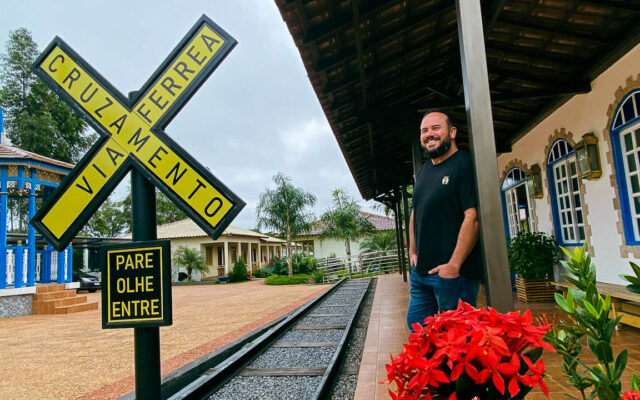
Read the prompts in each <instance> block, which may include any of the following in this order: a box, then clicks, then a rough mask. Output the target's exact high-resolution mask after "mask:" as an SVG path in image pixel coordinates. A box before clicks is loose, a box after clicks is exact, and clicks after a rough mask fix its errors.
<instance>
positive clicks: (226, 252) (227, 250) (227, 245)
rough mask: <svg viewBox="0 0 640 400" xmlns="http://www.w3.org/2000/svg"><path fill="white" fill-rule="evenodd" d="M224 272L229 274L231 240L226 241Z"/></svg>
mask: <svg viewBox="0 0 640 400" xmlns="http://www.w3.org/2000/svg"><path fill="white" fill-rule="evenodd" d="M224 274H225V275H228V274H229V242H227V241H226V240H225V241H224Z"/></svg>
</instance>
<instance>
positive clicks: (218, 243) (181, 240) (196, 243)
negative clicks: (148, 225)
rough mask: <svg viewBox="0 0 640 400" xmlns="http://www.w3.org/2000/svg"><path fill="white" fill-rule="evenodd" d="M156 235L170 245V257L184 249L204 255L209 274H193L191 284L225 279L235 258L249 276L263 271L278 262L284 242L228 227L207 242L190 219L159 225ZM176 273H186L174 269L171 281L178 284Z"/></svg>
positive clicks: (203, 233) (201, 231)
mask: <svg viewBox="0 0 640 400" xmlns="http://www.w3.org/2000/svg"><path fill="white" fill-rule="evenodd" d="M157 232H158V239H165V240H170V241H171V251H172V253H175V251H176V249H178V247H180V246H184V247H190V248H192V249H194V250H196V251H201V252H202V253H203V254H204V255H205V260H206V262H207V265H208V266H209V273H207V274H205V275H204V276H201V275H200V273H198V272H196V271H194V272H193V273H192V276H191V277H192V279H194V280H208V279H213V278H217V277H219V276H226V275H228V274H229V271H231V270H232V269H233V264H234V263H235V261H236V260H238V259H239V258H242V260H243V261H244V262H245V264H246V265H247V267H248V268H247V269H248V270H249V272H250V273H254V272H255V271H257V270H258V269H260V268H264V267H266V266H267V264H268V263H269V262H270V261H271V260H272V259H273V258H274V257H278V258H281V257H282V256H283V255H284V247H285V242H284V240H281V239H278V238H275V237H272V236H269V235H264V234H261V233H258V232H254V231H251V230H248V229H243V228H238V227H235V226H231V225H230V226H228V227H227V229H225V230H224V232H223V233H222V235H220V237H218V239H216V240H213V239H211V238H210V237H209V235H207V234H206V233H205V232H204V231H203V230H202V229H201V228H200V227H199V226H198V225H197V224H196V223H195V222H193V221H192V220H191V219H184V220H182V221H176V222H172V223H168V224H164V225H160V226H158V231H157ZM249 266H251V267H250V268H249ZM179 272H186V271H182V270H179V269H175V271H173V277H172V278H173V280H174V281H176V280H178V276H177V274H178V273H179Z"/></svg>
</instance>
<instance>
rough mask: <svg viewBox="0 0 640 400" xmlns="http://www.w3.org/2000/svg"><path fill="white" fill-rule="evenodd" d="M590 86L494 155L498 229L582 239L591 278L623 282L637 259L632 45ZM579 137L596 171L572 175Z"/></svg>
mask: <svg viewBox="0 0 640 400" xmlns="http://www.w3.org/2000/svg"><path fill="white" fill-rule="evenodd" d="M591 88H592V90H591V91H590V92H589V93H586V94H579V95H575V96H573V98H571V99H570V100H569V101H567V102H566V103H565V104H564V105H562V106H561V107H559V108H558V109H556V110H555V111H554V112H553V113H551V114H550V115H548V116H547V117H546V118H545V119H544V120H542V121H541V122H540V123H538V124H537V125H536V126H535V127H533V128H532V129H531V130H529V131H528V132H527V133H526V134H525V135H524V136H523V137H522V138H520V139H519V140H518V141H516V142H515V143H513V145H512V152H510V153H504V154H501V155H500V156H499V157H498V171H499V172H500V179H501V181H500V182H501V184H502V199H503V214H504V220H505V229H506V232H507V235H508V236H513V235H515V234H517V233H518V231H520V230H521V229H523V226H525V225H527V226H530V227H532V228H533V230H535V231H540V232H547V233H549V234H553V235H554V236H555V238H556V240H557V241H558V243H559V244H560V245H562V246H565V247H575V246H581V245H582V244H583V243H585V242H586V244H587V248H588V251H589V254H590V255H591V257H592V260H593V262H594V263H595V265H596V270H597V279H598V281H601V282H608V283H618V284H624V283H625V282H624V281H622V280H621V279H620V278H619V277H618V275H619V274H629V273H631V268H630V267H629V261H636V262H638V260H639V259H640V46H636V47H635V48H633V49H632V50H631V51H629V52H628V53H627V54H626V55H624V56H622V57H621V58H620V59H619V60H618V61H617V62H616V63H614V64H613V65H612V66H611V67H609V68H608V69H607V70H605V71H604V72H603V73H602V74H600V75H599V76H598V77H597V78H595V79H594V80H593V81H592V82H591ZM585 134H593V136H594V137H595V139H597V145H596V146H594V149H597V152H598V153H599V158H600V163H601V166H602V173H601V176H597V175H598V174H595V175H593V176H591V177H590V178H589V177H583V178H581V177H580V169H579V168H578V159H577V158H576V147H578V148H579V147H580V146H577V145H578V144H579V142H581V141H582V140H583V135H585ZM593 136H592V137H591V138H593ZM586 137H587V138H589V137H590V135H587V136H586ZM592 141H593V140H592ZM585 143H586V141H585ZM594 155H595V152H593V153H592V154H591V156H594ZM538 168H539V171H540V175H539V176H540V177H541V178H542V179H541V183H542V193H541V194H540V195H539V196H540V197H538V198H535V197H530V195H534V193H530V192H529V188H527V185H526V184H525V183H526V178H525V175H526V173H527V172H529V171H535V170H537V169H538Z"/></svg>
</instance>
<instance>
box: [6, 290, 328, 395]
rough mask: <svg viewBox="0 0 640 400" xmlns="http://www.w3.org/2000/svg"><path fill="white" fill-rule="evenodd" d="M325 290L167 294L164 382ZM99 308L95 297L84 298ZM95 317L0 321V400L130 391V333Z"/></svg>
mask: <svg viewBox="0 0 640 400" xmlns="http://www.w3.org/2000/svg"><path fill="white" fill-rule="evenodd" d="M327 288H328V286H326V285H295V286H266V285H264V284H263V281H262V280H255V281H251V282H246V283H240V284H227V285H202V286H200V285H199V286H177V287H174V288H173V292H172V296H173V325H172V326H170V327H162V328H160V346H161V360H162V373H163V374H166V373H168V372H170V371H172V370H174V369H177V368H178V367H181V366H183V365H185V364H187V363H189V362H191V361H193V360H195V359H196V358H198V357H201V356H203V355H205V354H207V353H209V352H211V351H213V350H215V349H217V348H219V347H221V346H223V345H225V344H226V343H229V342H231V341H233V340H235V339H237V338H238V337H240V336H242V335H244V334H246V333H248V332H250V331H252V330H253V329H256V328H258V327H259V326H261V325H264V324H265V323H267V322H269V321H272V320H274V319H276V318H278V317H279V316H281V315H283V314H285V313H287V312H289V311H291V310H293V309H295V308H296V307H298V306H300V305H302V304H304V303H305V302H307V301H309V300H311V299H312V298H314V297H315V296H317V295H319V294H320V293H322V292H323V291H324V290H326V289H327ZM88 297H89V301H96V300H97V301H99V300H100V294H99V293H94V294H89V295H88ZM101 312H102V311H101V309H100V308H99V309H98V310H93V311H86V312H82V313H77V314H69V315H31V316H25V317H17V318H3V319H0V359H1V361H0V399H16V400H17V399H56V400H61V399H113V398H117V397H120V396H122V395H124V394H127V393H129V392H130V391H132V390H133V389H134V375H133V374H134V360H133V329H106V330H103V329H102V325H101Z"/></svg>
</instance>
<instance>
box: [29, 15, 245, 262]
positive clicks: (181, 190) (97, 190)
mask: <svg viewBox="0 0 640 400" xmlns="http://www.w3.org/2000/svg"><path fill="white" fill-rule="evenodd" d="M235 44H236V41H235V39H233V38H232V37H231V36H230V35H229V34H227V33H226V32H225V31H224V30H222V29H221V28H220V27H218V26H217V25H216V24H215V23H213V21H211V20H210V19H209V18H207V17H206V16H203V17H201V18H200V20H199V21H198V22H197V23H196V25H194V27H193V28H192V29H191V30H190V31H189V33H188V34H187V35H186V36H185V38H184V39H183V40H182V41H181V43H180V44H179V45H178V46H177V47H176V48H175V49H174V50H173V52H172V53H171V54H170V55H169V57H167V59H166V60H165V61H164V62H163V64H162V65H161V66H160V67H159V68H158V70H157V71H156V72H155V73H154V74H153V75H152V77H151V78H150V79H149V81H148V82H147V83H146V84H145V85H144V86H143V88H142V89H141V90H140V91H138V92H137V93H136V94H135V95H134V96H132V97H131V98H130V99H128V98H125V97H124V96H123V95H122V94H120V93H119V92H118V91H117V90H116V89H114V88H113V87H112V86H111V85H109V83H108V82H106V80H105V79H104V78H102V77H101V76H100V75H99V74H98V73H97V72H96V71H95V70H94V69H93V68H91V66H90V65H89V64H87V63H86V62H85V61H84V60H83V59H82V58H81V57H80V56H78V55H77V54H76V53H75V52H74V51H73V50H72V49H71V48H70V47H69V46H68V45H67V44H66V43H64V42H63V41H62V40H61V39H59V38H57V37H56V38H55V39H54V40H53V42H52V43H51V44H50V45H49V46H48V47H47V49H46V50H45V51H44V52H43V53H42V55H40V57H39V58H38V60H37V61H36V62H35V64H34V66H33V69H34V71H35V73H36V74H37V75H38V76H39V77H40V78H42V79H43V80H44V81H45V82H46V83H47V84H48V85H49V86H50V87H51V88H52V89H53V90H54V91H55V92H56V93H57V94H58V95H59V96H61V98H62V99H63V100H64V101H65V102H67V104H69V105H70V106H71V107H72V108H73V109H74V110H75V111H76V112H78V113H80V114H81V115H82V116H83V117H85V119H87V120H88V121H89V123H90V124H91V125H92V126H93V127H94V128H95V129H96V131H97V132H99V133H100V135H101V138H100V140H99V141H98V142H97V143H96V144H95V145H94V146H93V147H92V148H91V150H90V151H89V152H88V153H87V154H86V155H85V157H84V158H83V159H82V160H81V161H80V162H79V163H78V164H77V165H76V167H75V168H74V169H73V171H72V172H71V173H70V174H69V175H68V176H67V177H66V178H65V180H64V181H63V182H62V184H61V185H60V187H59V188H58V189H57V190H56V191H55V192H54V193H53V194H52V196H51V197H50V198H49V199H47V201H46V203H45V204H44V205H43V206H42V208H41V209H40V210H39V211H38V212H37V213H36V215H35V216H34V218H33V220H32V221H31V222H32V224H33V225H34V226H35V227H36V228H37V229H38V230H39V231H40V232H41V233H42V234H43V235H44V236H45V237H47V239H48V240H49V241H50V242H51V243H52V244H53V246H54V247H56V248H57V249H62V248H64V247H65V246H66V245H67V243H68V242H69V241H70V240H71V239H72V238H73V237H74V236H75V235H76V234H77V232H78V231H79V230H80V229H81V228H82V226H84V224H85V223H86V222H87V221H88V219H89V218H90V217H91V215H93V213H94V212H95V211H96V209H97V208H98V207H99V206H100V204H102V202H103V201H104V200H105V199H106V197H107V196H108V195H109V194H110V193H111V192H112V190H113V189H114V188H115V186H116V185H117V184H118V183H119V182H120V181H121V180H122V178H123V177H124V175H125V174H126V173H127V172H128V171H129V170H130V169H131V168H137V169H138V170H139V171H140V172H141V173H143V174H145V175H146V176H147V177H149V179H151V180H152V181H153V182H154V184H155V185H156V186H157V187H158V188H159V189H160V190H162V191H163V192H164V193H165V194H167V195H168V196H169V197H170V198H171V199H172V200H173V201H174V202H176V204H177V205H178V206H179V207H180V208H181V209H182V210H183V211H185V212H186V213H187V215H189V216H190V217H191V218H193V219H194V220H195V221H196V223H198V225H199V226H200V227H201V228H202V229H204V231H205V232H207V233H208V234H209V235H210V236H212V237H213V238H214V239H215V238H217V237H218V236H219V235H220V234H221V233H222V231H223V230H224V229H225V228H226V227H227V226H228V225H229V223H230V222H231V221H232V220H233V218H234V217H235V216H236V215H237V214H238V212H240V210H241V209H242V207H244V202H243V201H242V200H240V199H239V198H238V197H237V196H236V195H235V194H234V193H233V192H231V191H230V190H229V189H228V188H226V187H225V186H224V185H223V184H222V183H221V182H219V181H218V180H217V179H216V178H215V177H214V176H213V175H212V174H211V173H210V172H209V171H208V170H207V169H205V168H203V167H202V165H200V164H199V163H198V162H197V161H195V160H194V159H193V158H191V157H190V156H189V155H188V154H187V153H186V152H185V151H184V150H183V149H181V148H180V146H178V145H177V144H176V143H175V142H174V141H173V140H171V139H170V138H169V137H168V136H167V135H166V134H164V132H163V128H164V127H165V126H166V125H167V124H168V123H169V122H170V121H171V120H172V118H173V117H174V116H175V114H176V113H177V112H178V111H179V110H180V109H181V108H182V106H183V105H184V104H185V103H186V102H187V101H188V99H189V98H190V97H191V95H193V93H194V92H195V91H196V90H197V89H198V88H199V87H200V85H202V83H203V82H204V81H205V80H206V78H207V77H208V76H209V75H210V74H211V73H212V72H213V70H214V69H215V68H216V67H217V65H218V64H220V62H221V61H222V60H223V59H224V57H225V56H226V55H227V54H228V53H229V51H231V49H232V48H233V47H234V46H235ZM207 139H208V138H207V137H205V138H203V140H207Z"/></svg>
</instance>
